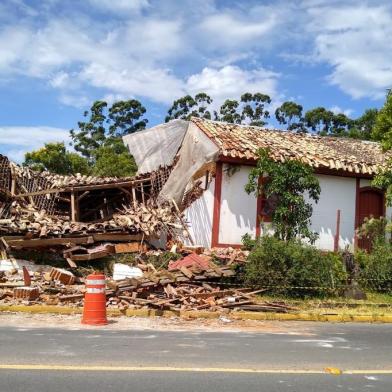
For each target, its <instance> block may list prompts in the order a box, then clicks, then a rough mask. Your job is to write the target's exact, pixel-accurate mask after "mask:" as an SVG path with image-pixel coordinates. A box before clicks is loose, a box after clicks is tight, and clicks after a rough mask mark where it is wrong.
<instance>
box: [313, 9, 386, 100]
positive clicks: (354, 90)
mask: <svg viewBox="0 0 392 392" xmlns="http://www.w3.org/2000/svg"><path fill="white" fill-rule="evenodd" d="M308 12H309V15H310V16H311V18H312V20H313V23H312V24H310V30H311V32H313V33H316V35H315V52H316V56H317V58H318V59H319V60H320V61H325V62H327V63H328V64H330V65H331V66H332V73H331V74H330V75H329V78H328V80H329V81H330V83H332V84H334V85H337V86H339V87H340V88H341V89H342V90H343V91H345V92H346V93H348V94H350V95H351V96H352V97H354V98H362V97H372V98H382V97H383V96H385V89H386V88H387V87H390V86H391V85H392V50H391V41H392V9H391V7H390V6H386V5H385V6H371V5H360V4H359V5H357V6H356V7H354V6H353V5H351V6H349V7H348V6H340V7H339V6H337V7H336V6H333V7H332V6H324V7H316V8H310V9H309V10H308Z"/></svg>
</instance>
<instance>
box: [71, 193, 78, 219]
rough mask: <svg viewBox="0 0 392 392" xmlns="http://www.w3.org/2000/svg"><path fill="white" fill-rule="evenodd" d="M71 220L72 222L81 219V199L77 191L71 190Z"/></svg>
mask: <svg viewBox="0 0 392 392" xmlns="http://www.w3.org/2000/svg"><path fill="white" fill-rule="evenodd" d="M71 220H72V222H78V221H79V201H78V195H77V192H75V191H72V192H71Z"/></svg>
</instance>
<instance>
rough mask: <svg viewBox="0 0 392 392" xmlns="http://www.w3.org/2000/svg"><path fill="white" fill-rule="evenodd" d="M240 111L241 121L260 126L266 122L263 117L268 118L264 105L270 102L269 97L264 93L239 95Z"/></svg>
mask: <svg viewBox="0 0 392 392" xmlns="http://www.w3.org/2000/svg"><path fill="white" fill-rule="evenodd" d="M241 103H242V104H243V105H242V113H241V122H242V123H245V124H249V125H254V126H258V127H262V126H264V125H266V124H267V122H266V121H264V119H267V118H269V116H270V115H269V112H268V110H266V108H265V105H266V104H270V103H271V98H270V97H269V96H268V95H266V94H261V93H256V94H251V93H245V94H242V95H241Z"/></svg>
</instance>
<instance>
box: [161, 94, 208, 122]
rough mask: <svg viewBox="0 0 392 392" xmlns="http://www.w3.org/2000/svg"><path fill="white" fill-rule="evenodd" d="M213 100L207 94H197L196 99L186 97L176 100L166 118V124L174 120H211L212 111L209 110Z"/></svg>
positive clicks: (189, 96)
mask: <svg viewBox="0 0 392 392" xmlns="http://www.w3.org/2000/svg"><path fill="white" fill-rule="evenodd" d="M211 104H212V99H211V97H210V96H209V95H207V94H206V93H199V94H196V95H195V97H192V96H191V95H186V96H184V97H181V98H179V99H176V100H175V101H174V102H173V104H172V106H171V107H170V109H169V110H168V112H167V116H166V117H165V122H168V121H170V120H174V119H177V118H179V119H183V120H189V119H190V118H191V117H201V118H206V119H211V111H210V110H209V107H210V105H211Z"/></svg>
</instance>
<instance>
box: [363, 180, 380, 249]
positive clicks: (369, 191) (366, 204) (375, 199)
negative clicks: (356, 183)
mask: <svg viewBox="0 0 392 392" xmlns="http://www.w3.org/2000/svg"><path fill="white" fill-rule="evenodd" d="M358 204H359V205H358V224H359V226H361V225H362V223H363V221H364V220H365V218H370V217H374V218H380V217H381V216H384V214H385V210H384V204H385V201H384V194H383V192H382V191H379V190H378V189H373V188H370V187H366V188H362V189H360V191H359V203H358ZM358 246H359V247H360V248H361V249H365V250H370V247H371V244H370V241H369V240H368V239H365V238H361V239H359V240H358Z"/></svg>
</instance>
